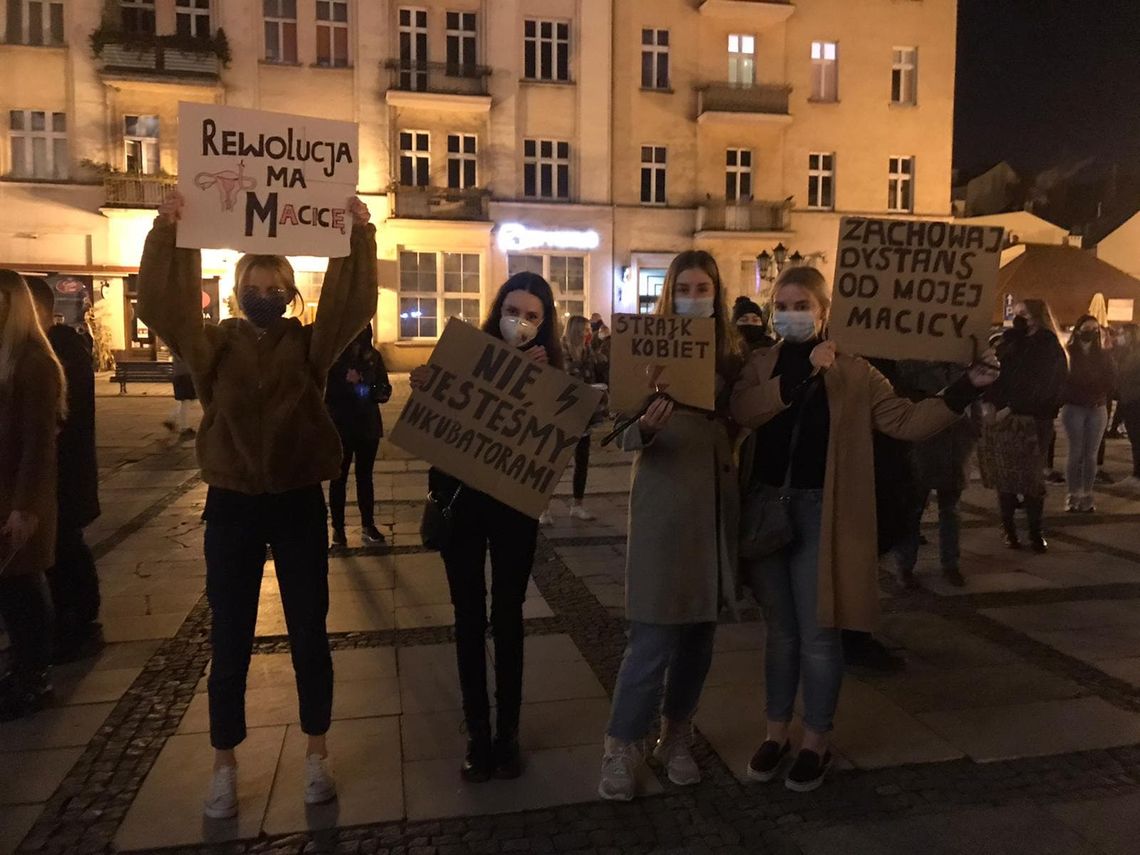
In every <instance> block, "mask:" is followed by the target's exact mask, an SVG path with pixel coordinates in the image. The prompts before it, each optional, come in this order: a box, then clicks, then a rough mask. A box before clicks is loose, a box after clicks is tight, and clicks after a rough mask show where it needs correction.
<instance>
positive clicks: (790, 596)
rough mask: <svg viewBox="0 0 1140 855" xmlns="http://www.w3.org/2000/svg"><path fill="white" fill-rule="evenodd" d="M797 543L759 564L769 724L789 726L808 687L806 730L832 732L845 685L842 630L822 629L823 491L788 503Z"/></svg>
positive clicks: (795, 494) (800, 494) (796, 494)
mask: <svg viewBox="0 0 1140 855" xmlns="http://www.w3.org/2000/svg"><path fill="white" fill-rule="evenodd" d="M789 510H790V513H791V517H792V526H793V528H794V530H795V535H796V536H795V540H794V541H793V542H792V544H791V545H790V546H788V547H786V548H784V549H782V550H780V551H779V552H777V553H775V554H774V555H770V556H768V557H767V558H764V559H762V560H760V561H758V562H756V564H755V565H754V569H753V572H754V574H755V577H754V579H753V586H754V590H762V591H763V592H764V617H765V620H766V621H767V624H768V643H767V647H766V650H765V653H764V670H765V673H766V676H767V702H768V711H767V716H768V720H769V721H780V722H790V721H791V720H792V712H793V710H794V708H795V703H796V692H797V690H798V689H799V687H800V683H801V681H802V683H803V695H804V726H805V727H807V728H808V729H809V730H811V731H814V732H816V733H828V732H829V731H830V730H831V728H832V721H833V719H834V718H835V708H836V706H837V705H838V703H839V689H840V686H841V685H842V683H843V643H842V641H841V640H840V633H839V630H838V629H835V628H832V627H821V626H820V625H819V618H818V617H817V605H818V602H819V535H820V524H821V521H822V517H823V493H822V491H820V490H794V491H792V498H791V502H790V504H789Z"/></svg>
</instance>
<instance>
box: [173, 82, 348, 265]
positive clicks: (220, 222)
mask: <svg viewBox="0 0 1140 855" xmlns="http://www.w3.org/2000/svg"><path fill="white" fill-rule="evenodd" d="M357 137H358V133H357V126H356V125H355V124H353V123H352V122H333V121H329V120H327V119H313V118H309V117H306V116H290V115H287V114H285V113H267V112H264V111H261V110H245V109H242V108H239V107H223V106H219V105H217V104H190V103H185V102H184V103H182V104H180V105H179V109H178V161H179V163H178V190H179V192H180V193H181V194H182V195H183V197H185V199H186V207H185V209H184V210H183V212H182V219H181V221H180V222H179V224H178V245H179V246H180V247H191V248H196V249H199V248H203V247H213V248H225V249H236V250H241V251H243V252H256V253H263V254H268V255H313V256H318V257H327V258H339V257H342V256H346V255H348V254H349V234H350V232H351V231H352V217H351V215H350V214H349V212H348V203H349V201H350V200H351V199H352V197H353V196H354V195H356V182H357V175H358V173H359V169H360V158H359V156H358V154H359V148H358V140H357Z"/></svg>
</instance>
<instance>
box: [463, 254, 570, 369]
mask: <svg viewBox="0 0 1140 855" xmlns="http://www.w3.org/2000/svg"><path fill="white" fill-rule="evenodd" d="M512 291H525V292H526V293H528V294H533V295H534V296H535V297H538V299H539V302H541V303H542V326H540V327H539V328H538V335H537V336H535V339H534V343H535V345H541V346H542V347H544V348H546V356H547V359H548V360H549V361H550V364H551V365H553V366H554V367H555V368H562V367H563V365H564V364H565V362H564V360H563V358H562V343H561V339H562V333H561V329H560V324H559V323H558V306H557V305H555V303H554V291H552V290H551V288H550V283H549V282H547V281H546V280H545V279H543V278H542V277H541V276H539V275H538V274H537V273H530V272H527V271H524V272H522V273H516V274H515V275H514V276H512V277H511V278H510V279H508V280H507V281H506V282H504V283H503V285H502V287H501V288H499V293H498V294H496V295H495V302H494V303H492V304H491V311H490V312H489V313H488V315H487V320H485V321H483V332H485V333H487V334H489V335H493V336H494V337H495V338H498V339H501V338H502V337H503V334H502V333H501V332H500V331H499V321H501V320H502V319H503V302H504V301H505V300H506V299H507V295H508V294H510V293H511V292H512Z"/></svg>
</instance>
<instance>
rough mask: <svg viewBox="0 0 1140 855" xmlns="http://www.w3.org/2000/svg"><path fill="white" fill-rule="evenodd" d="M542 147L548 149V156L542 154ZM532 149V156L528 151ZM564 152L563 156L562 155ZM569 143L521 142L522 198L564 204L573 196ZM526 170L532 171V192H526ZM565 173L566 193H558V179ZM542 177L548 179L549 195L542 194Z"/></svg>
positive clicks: (526, 140) (530, 140)
mask: <svg viewBox="0 0 1140 855" xmlns="http://www.w3.org/2000/svg"><path fill="white" fill-rule="evenodd" d="M544 146H549V147H550V152H551V153H550V154H544V153H543V148H544ZM530 149H533V152H534V153H533V154H529V153H528V150H530ZM562 151H565V156H563V155H562V153H561V152H562ZM570 154H571V151H570V143H569V142H567V141H566V140H552V139H530V138H528V139H525V140H523V196H524V197H525V198H527V199H543V200H549V201H559V202H566V201H569V200H570V198H571V196H573V195H574V193H573V188H572V186H571V180H572V178H573V176H572V175H571V174H570ZM528 169H533V170H534V192H533V193H527V192H526V174H527V170H528ZM563 172H565V176H566V192H565V193H564V194H562V193H559V192H558V187H559V183H560V181H559V178H560V176H561V175H562V173H563ZM544 177H548V178H549V183H550V193H544V192H543V186H544V184H545V183H546V182H545V181H544V180H543V179H544Z"/></svg>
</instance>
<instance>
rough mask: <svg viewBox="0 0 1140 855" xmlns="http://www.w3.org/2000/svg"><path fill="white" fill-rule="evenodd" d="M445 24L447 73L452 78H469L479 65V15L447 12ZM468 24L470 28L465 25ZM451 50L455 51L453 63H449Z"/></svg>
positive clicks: (469, 12) (465, 12)
mask: <svg viewBox="0 0 1140 855" xmlns="http://www.w3.org/2000/svg"><path fill="white" fill-rule="evenodd" d="M444 20H445V22H446V24H447V42H446V45H445V47H446V49H447V52H446V54H445V57H446V58H447V73H448V74H449V75H452V76H456V74H458V75H459V76H469V75H471V74H473V73H474V70H475V68H476V66H478V64H479V15H478V13H477V12H471V11H456V10H448V12H447V15H446V17H445V19H444ZM469 23H470V25H471V26H470V27H468V26H467V25H468V24H469ZM452 48H454V49H455V57H456V59H455V62H454V63H452V61H451V54H452Z"/></svg>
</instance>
